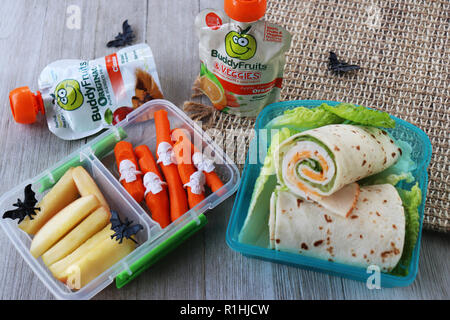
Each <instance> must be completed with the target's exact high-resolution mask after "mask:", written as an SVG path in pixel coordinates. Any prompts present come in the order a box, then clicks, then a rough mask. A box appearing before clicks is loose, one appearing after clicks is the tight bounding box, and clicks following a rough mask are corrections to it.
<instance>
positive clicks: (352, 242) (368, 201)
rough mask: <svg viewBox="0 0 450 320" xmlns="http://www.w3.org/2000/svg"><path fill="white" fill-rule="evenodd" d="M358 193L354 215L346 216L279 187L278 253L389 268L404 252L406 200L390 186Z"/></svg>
mask: <svg viewBox="0 0 450 320" xmlns="http://www.w3.org/2000/svg"><path fill="white" fill-rule="evenodd" d="M360 192H361V193H360V197H359V199H358V202H357V205H356V207H355V209H354V211H353V213H352V214H351V216H350V217H348V218H344V217H341V216H339V215H335V214H333V213H332V212H331V211H329V210H326V209H325V208H323V207H322V206H321V205H319V204H317V203H314V202H309V201H305V200H304V199H302V198H299V197H297V196H295V195H294V194H292V193H290V192H288V191H281V190H277V191H275V192H274V193H275V194H276V195H275V197H276V199H274V201H275V205H274V206H273V207H271V212H270V218H269V222H270V223H269V234H270V235H271V239H270V240H271V243H273V244H274V247H275V249H276V250H280V251H287V252H293V253H300V254H302V255H306V256H310V257H315V258H319V259H324V260H330V261H335V262H340V263H344V264H348V265H353V266H359V267H367V266H369V265H377V266H379V267H380V269H381V270H382V271H383V272H389V271H391V270H392V269H393V268H394V267H395V266H396V265H397V263H398V261H399V259H400V257H401V255H402V251H403V244H404V238H405V215H404V209H403V205H402V201H401V199H400V196H399V195H398V192H397V190H396V189H395V188H394V187H393V186H392V185H390V184H383V185H374V186H365V187H361V190H360Z"/></svg>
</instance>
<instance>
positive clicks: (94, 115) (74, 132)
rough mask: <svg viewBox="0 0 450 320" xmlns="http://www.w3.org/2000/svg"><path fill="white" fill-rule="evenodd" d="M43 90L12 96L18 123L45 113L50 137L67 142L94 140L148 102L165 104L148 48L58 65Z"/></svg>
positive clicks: (42, 79) (48, 70)
mask: <svg viewBox="0 0 450 320" xmlns="http://www.w3.org/2000/svg"><path fill="white" fill-rule="evenodd" d="M38 87H39V91H38V92H37V93H36V94H34V93H32V92H31V91H30V89H29V88H28V87H21V88H17V89H15V90H13V91H11V92H10V95H9V98H10V104H11V111H12V113H13V116H14V119H15V120H16V122H19V123H24V124H30V123H33V122H35V121H36V118H37V114H38V113H39V112H41V113H43V114H45V115H46V118H47V123H48V127H49V129H50V131H51V132H53V133H54V134H55V135H57V136H58V137H59V138H61V139H64V140H76V139H81V138H84V137H87V136H90V135H93V134H95V133H97V132H99V131H101V130H102V129H104V128H107V127H109V126H111V125H114V124H116V123H117V122H120V121H121V120H123V119H124V118H125V117H126V115H127V114H128V113H130V112H131V111H133V110H134V109H136V108H138V107H139V106H141V105H142V104H144V103H145V102H147V101H150V100H152V99H161V98H163V95H162V93H161V90H160V83H159V79H158V74H157V72H156V65H155V61H154V59H153V53H152V51H151V49H150V47H149V46H148V45H147V44H138V45H134V46H131V47H127V48H124V49H122V50H120V51H118V52H117V53H114V54H111V55H109V56H106V57H103V58H99V59H96V60H91V61H87V60H58V61H55V62H53V63H51V64H49V65H48V66H47V67H45V68H44V70H43V71H42V72H41V74H40V76H39V80H38Z"/></svg>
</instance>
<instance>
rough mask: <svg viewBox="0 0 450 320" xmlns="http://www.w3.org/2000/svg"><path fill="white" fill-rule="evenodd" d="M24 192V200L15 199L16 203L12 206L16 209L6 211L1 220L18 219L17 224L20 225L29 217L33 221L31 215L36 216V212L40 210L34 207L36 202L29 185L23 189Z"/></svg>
mask: <svg viewBox="0 0 450 320" xmlns="http://www.w3.org/2000/svg"><path fill="white" fill-rule="evenodd" d="M24 192H25V196H24V200H23V201H22V200H20V199H17V203H14V204H13V206H14V207H17V209H14V210H10V211H6V212H5V213H4V214H3V219H12V220H16V219H19V223H21V222H22V221H23V219H25V217H29V218H30V220H33V215H36V210H38V211H40V210H41V208H37V207H35V205H36V203H37V202H38V201H37V200H36V197H35V195H36V194H35V193H34V191H33V190H32V189H31V184H29V185H27V186H26V187H25V190H24Z"/></svg>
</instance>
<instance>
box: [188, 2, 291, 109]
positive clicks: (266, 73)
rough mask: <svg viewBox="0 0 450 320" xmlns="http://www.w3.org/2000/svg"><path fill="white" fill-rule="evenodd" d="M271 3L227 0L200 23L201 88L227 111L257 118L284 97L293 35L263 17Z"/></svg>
mask: <svg viewBox="0 0 450 320" xmlns="http://www.w3.org/2000/svg"><path fill="white" fill-rule="evenodd" d="M265 11H266V1H265V0H264V1H263V0H254V1H241V0H238V1H225V12H226V14H225V13H224V12H222V11H218V10H212V9H206V10H204V11H202V12H200V14H199V15H198V16H197V18H196V20H195V26H196V30H197V35H198V37H199V39H200V45H199V50H200V60H201V71H200V78H199V81H200V83H199V84H200V89H201V90H202V91H203V92H204V93H205V94H206V95H207V96H208V97H209V99H210V100H211V102H212V104H213V105H214V106H215V107H216V108H217V109H219V110H222V111H223V112H225V113H230V114H236V115H240V116H256V115H258V113H259V112H260V111H261V110H262V109H263V108H264V107H265V106H266V105H268V104H270V103H273V102H276V101H278V100H279V98H280V91H281V85H282V80H283V70H284V65H285V62H286V57H285V52H286V51H287V50H289V48H290V45H291V35H290V34H289V32H287V31H286V30H285V29H284V28H282V27H280V26H278V25H275V24H272V23H268V22H266V21H263V20H259V19H260V18H262V17H263V16H264V14H265Z"/></svg>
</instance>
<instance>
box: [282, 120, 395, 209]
mask: <svg viewBox="0 0 450 320" xmlns="http://www.w3.org/2000/svg"><path fill="white" fill-rule="evenodd" d="M400 155H401V150H400V148H399V147H398V146H397V145H396V144H395V143H394V141H393V140H392V138H391V137H390V136H389V135H388V133H387V132H386V131H384V130H381V129H378V128H374V127H364V126H355V125H347V124H338V125H328V126H324V127H320V128H317V129H313V130H308V131H305V132H302V133H299V134H296V135H294V136H292V137H290V138H289V139H287V140H285V141H284V142H283V143H282V144H281V145H280V147H279V148H278V150H277V151H276V152H275V153H274V161H275V165H276V171H277V176H278V181H279V182H280V183H281V184H284V185H286V186H287V187H288V188H289V190H290V191H291V192H293V193H294V194H296V195H298V196H300V197H303V198H305V199H312V200H314V201H316V202H319V203H320V204H322V205H323V206H325V207H326V208H328V209H330V210H332V211H333V212H335V213H337V214H341V215H343V216H347V215H349V214H350V212H351V209H352V208H353V207H354V203H355V201H356V200H357V197H358V193H359V190H358V188H357V187H356V186H355V185H353V186H352V187H350V186H349V185H350V184H351V183H353V182H356V181H358V180H360V179H362V178H364V177H367V176H370V175H372V174H375V173H378V172H381V171H383V170H385V169H386V168H388V167H390V166H391V165H393V164H394V163H395V162H396V161H397V160H398V158H399V157H400ZM344 187H346V188H347V190H345V191H343V193H342V194H339V195H335V198H338V199H340V198H342V197H346V198H347V199H348V201H347V202H346V203H343V202H341V207H340V208H337V207H336V206H335V204H336V201H335V200H333V199H330V200H329V201H327V200H326V199H325V198H326V197H329V196H331V195H333V194H335V193H336V192H338V191H339V190H341V189H342V188H344ZM348 193H350V195H349V194H348Z"/></svg>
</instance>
